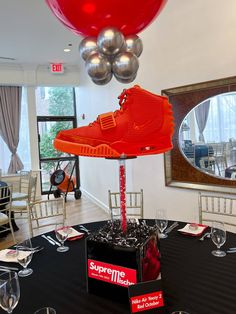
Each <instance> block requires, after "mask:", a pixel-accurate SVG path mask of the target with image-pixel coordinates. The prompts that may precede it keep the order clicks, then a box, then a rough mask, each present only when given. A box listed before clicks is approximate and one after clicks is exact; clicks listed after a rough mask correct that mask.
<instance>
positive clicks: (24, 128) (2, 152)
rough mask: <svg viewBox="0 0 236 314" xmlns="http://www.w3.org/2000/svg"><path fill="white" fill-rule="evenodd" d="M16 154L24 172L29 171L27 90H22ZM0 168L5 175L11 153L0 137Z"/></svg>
mask: <svg viewBox="0 0 236 314" xmlns="http://www.w3.org/2000/svg"><path fill="white" fill-rule="evenodd" d="M17 153H18V155H19V157H20V159H21V161H22V163H23V165H24V170H30V169H31V159H30V144H29V124H28V107H27V89H26V88H24V87H23V88H22V98H21V121H20V134H19V144H18V149H17ZM0 156H1V157H0V168H1V169H2V172H3V174H7V170H8V167H9V163H10V160H11V152H10V151H9V149H8V147H7V145H6V144H5V142H4V141H3V139H2V138H1V137H0Z"/></svg>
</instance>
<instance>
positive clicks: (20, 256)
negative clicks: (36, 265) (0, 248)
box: [16, 239, 33, 277]
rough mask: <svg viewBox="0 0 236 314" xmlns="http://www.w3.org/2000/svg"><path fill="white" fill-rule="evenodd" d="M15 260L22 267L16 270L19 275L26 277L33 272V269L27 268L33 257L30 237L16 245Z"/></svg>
mask: <svg viewBox="0 0 236 314" xmlns="http://www.w3.org/2000/svg"><path fill="white" fill-rule="evenodd" d="M16 251H17V261H18V263H19V264H20V265H21V266H23V267H24V268H23V269H22V270H20V271H19V272H18V275H19V277H26V276H29V275H31V274H32V273H33V269H31V268H27V266H28V265H29V263H30V262H31V260H32V257H33V248H32V243H31V240H30V239H26V240H25V241H23V242H22V243H20V244H18V245H17V246H16Z"/></svg>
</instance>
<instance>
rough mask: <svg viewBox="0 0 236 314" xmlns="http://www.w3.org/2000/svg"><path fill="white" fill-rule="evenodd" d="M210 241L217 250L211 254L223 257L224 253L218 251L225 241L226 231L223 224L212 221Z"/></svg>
mask: <svg viewBox="0 0 236 314" xmlns="http://www.w3.org/2000/svg"><path fill="white" fill-rule="evenodd" d="M211 239H212V242H213V243H214V244H215V245H216V246H217V250H214V251H212V252H211V253H212V254H213V255H214V256H217V257H224V256H225V255H226V253H225V252H224V251H221V250H220V247H221V246H222V245H223V244H224V243H225V241H226V231H225V226H224V223H223V222H218V221H214V222H213V223H212V228H211Z"/></svg>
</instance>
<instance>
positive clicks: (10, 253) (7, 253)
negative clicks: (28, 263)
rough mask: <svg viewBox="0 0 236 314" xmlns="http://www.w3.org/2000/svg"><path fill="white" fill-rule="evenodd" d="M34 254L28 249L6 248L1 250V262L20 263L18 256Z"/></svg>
mask: <svg viewBox="0 0 236 314" xmlns="http://www.w3.org/2000/svg"><path fill="white" fill-rule="evenodd" d="M30 254H32V252H27V251H18V252H17V251H16V250H12V249H5V250H1V251H0V261H1V262H13V263H18V259H17V258H19V257H20V258H24V257H26V256H28V255H30Z"/></svg>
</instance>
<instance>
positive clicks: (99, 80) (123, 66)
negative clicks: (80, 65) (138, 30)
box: [79, 27, 143, 85]
mask: <svg viewBox="0 0 236 314" xmlns="http://www.w3.org/2000/svg"><path fill="white" fill-rule="evenodd" d="M142 50H143V44H142V41H141V39H140V38H139V36H137V35H128V36H126V37H124V35H123V34H122V33H121V32H120V31H119V30H118V29H117V28H115V27H106V28H104V29H102V30H101V32H100V33H99V34H98V36H97V37H93V36H88V37H85V38H84V39H83V40H82V41H81V43H80V45H79V52H80V55H81V57H82V58H83V59H84V60H85V66H86V70H87V72H88V75H89V76H90V77H91V79H92V81H93V82H94V83H95V84H97V85H105V84H107V83H108V82H110V80H111V79H112V76H113V75H114V76H115V78H116V79H117V80H118V81H119V82H121V83H130V82H132V81H133V80H134V79H135V78H136V75H137V71H138V68H139V61H138V57H139V56H140V55H141V53H142Z"/></svg>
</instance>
